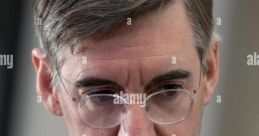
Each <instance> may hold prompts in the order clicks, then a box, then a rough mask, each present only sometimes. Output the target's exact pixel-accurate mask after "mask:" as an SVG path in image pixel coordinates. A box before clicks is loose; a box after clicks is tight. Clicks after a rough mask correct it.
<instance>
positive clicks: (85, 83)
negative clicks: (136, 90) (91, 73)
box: [75, 77, 123, 88]
mask: <svg viewBox="0 0 259 136" xmlns="http://www.w3.org/2000/svg"><path fill="white" fill-rule="evenodd" d="M100 85H111V86H118V87H120V88H123V87H122V86H121V85H119V84H118V83H116V82H115V81H112V80H108V79H101V78H96V77H87V78H84V79H82V80H78V81H76V83H75V87H76V88H83V87H92V86H100Z"/></svg>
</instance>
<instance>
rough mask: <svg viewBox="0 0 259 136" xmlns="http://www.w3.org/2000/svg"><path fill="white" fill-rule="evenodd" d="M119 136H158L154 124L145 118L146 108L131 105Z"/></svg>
mask: <svg viewBox="0 0 259 136" xmlns="http://www.w3.org/2000/svg"><path fill="white" fill-rule="evenodd" d="M118 136H156V133H155V129H154V124H153V122H152V121H150V120H149V119H148V118H147V117H146V116H145V111H144V108H142V107H141V106H140V105H129V110H128V113H127V116H126V118H125V120H124V121H123V122H122V123H121V126H120V129H119V134H118Z"/></svg>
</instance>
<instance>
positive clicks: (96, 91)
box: [80, 87, 119, 95]
mask: <svg viewBox="0 0 259 136" xmlns="http://www.w3.org/2000/svg"><path fill="white" fill-rule="evenodd" d="M80 92H81V93H80V95H95V94H115V93H117V92H119V89H118V88H115V87H106V88H105V87H99V88H94V89H82V90H81V91H80Z"/></svg>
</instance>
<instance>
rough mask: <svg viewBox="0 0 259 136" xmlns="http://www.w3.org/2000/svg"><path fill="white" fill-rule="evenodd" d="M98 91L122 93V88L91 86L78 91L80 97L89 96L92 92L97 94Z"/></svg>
mask: <svg viewBox="0 0 259 136" xmlns="http://www.w3.org/2000/svg"><path fill="white" fill-rule="evenodd" d="M98 90H99V91H100V90H114V92H118V91H123V89H122V88H120V87H116V86H112V85H102V86H91V87H83V88H80V89H79V94H80V95H84V94H86V93H87V94H89V93H92V92H98Z"/></svg>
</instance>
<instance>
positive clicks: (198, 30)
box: [33, 0, 213, 58]
mask: <svg viewBox="0 0 259 136" xmlns="http://www.w3.org/2000/svg"><path fill="white" fill-rule="evenodd" d="M173 1H174V0H34V1H33V5H34V20H35V23H36V29H37V31H38V35H39V38H40V42H41V44H42V46H43V47H44V49H45V52H46V54H47V56H48V57H49V58H55V54H56V53H57V52H58V51H59V50H60V49H61V48H63V47H69V48H70V49H73V48H74V45H75V43H77V42H79V41H80V40H82V39H87V38H92V37H96V36H98V37H102V36H105V34H107V32H109V31H112V30H113V29H114V28H115V27H116V28H118V26H121V25H122V23H123V21H125V20H126V19H127V18H128V17H131V18H137V17H140V16H141V15H143V14H144V13H146V12H148V11H152V10H156V9H158V8H161V7H163V6H164V5H168V3H170V2H173ZM183 3H184V6H185V8H186V11H187V14H188V17H189V20H190V21H191V24H192V30H193V36H194V39H195V42H196V45H197V50H198V53H199V54H200V57H201V58H203V56H205V54H206V51H207V50H208V48H209V45H210V41H211V36H212V30H213V17H212V14H213V13H212V11H213V10H212V4H213V2H212V0H183Z"/></svg>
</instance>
